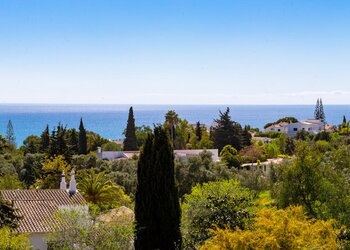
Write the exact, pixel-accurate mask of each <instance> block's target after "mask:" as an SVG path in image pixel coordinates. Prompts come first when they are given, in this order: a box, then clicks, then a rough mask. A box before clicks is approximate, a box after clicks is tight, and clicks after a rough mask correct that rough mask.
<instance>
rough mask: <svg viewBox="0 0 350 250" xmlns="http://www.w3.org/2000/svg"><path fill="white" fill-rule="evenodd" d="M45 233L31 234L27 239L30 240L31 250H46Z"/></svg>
mask: <svg viewBox="0 0 350 250" xmlns="http://www.w3.org/2000/svg"><path fill="white" fill-rule="evenodd" d="M46 237H47V233H31V234H30V235H29V236H28V238H29V240H30V244H31V245H32V247H33V248H32V250H46V249H47V243H46Z"/></svg>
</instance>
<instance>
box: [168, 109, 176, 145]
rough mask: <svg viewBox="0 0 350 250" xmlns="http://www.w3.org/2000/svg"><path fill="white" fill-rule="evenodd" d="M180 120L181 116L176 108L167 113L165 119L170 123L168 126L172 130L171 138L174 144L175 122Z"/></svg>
mask: <svg viewBox="0 0 350 250" xmlns="http://www.w3.org/2000/svg"><path fill="white" fill-rule="evenodd" d="M178 120H179V116H178V114H177V113H176V112H175V110H169V111H168V112H167V113H166V114H165V121H166V123H167V124H168V128H169V131H170V139H171V142H172V144H173V145H174V139H175V134H174V132H175V131H174V126H175V124H177V122H178Z"/></svg>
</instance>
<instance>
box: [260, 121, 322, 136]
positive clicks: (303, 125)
mask: <svg viewBox="0 0 350 250" xmlns="http://www.w3.org/2000/svg"><path fill="white" fill-rule="evenodd" d="M325 128H326V123H325V122H324V121H322V120H317V119H307V120H302V121H299V122H294V123H288V122H281V123H278V124H274V125H271V126H269V127H267V128H266V129H265V132H281V133H285V134H287V135H290V136H295V135H296V134H297V133H298V132H299V131H301V130H305V131H307V132H308V133H310V134H317V133H319V132H321V131H323V130H324V129H325Z"/></svg>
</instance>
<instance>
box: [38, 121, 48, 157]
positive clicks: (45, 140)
mask: <svg viewBox="0 0 350 250" xmlns="http://www.w3.org/2000/svg"><path fill="white" fill-rule="evenodd" d="M40 139H41V147H40V151H41V152H48V150H49V146H50V130H49V125H47V126H46V128H45V130H44V131H43V132H42V133H41V136H40Z"/></svg>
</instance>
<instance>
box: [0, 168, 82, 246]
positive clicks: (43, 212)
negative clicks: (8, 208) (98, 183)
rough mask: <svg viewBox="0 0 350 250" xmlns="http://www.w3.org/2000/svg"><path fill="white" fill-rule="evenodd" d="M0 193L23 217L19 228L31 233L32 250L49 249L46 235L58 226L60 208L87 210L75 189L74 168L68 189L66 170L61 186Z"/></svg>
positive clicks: (29, 236) (29, 234)
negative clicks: (57, 212)
mask: <svg viewBox="0 0 350 250" xmlns="http://www.w3.org/2000/svg"><path fill="white" fill-rule="evenodd" d="M0 195H1V196H2V198H3V199H4V200H6V201H8V202H10V203H12V204H13V206H14V208H15V209H16V210H17V214H18V215H19V216H21V217H22V219H21V220H20V221H19V227H18V228H17V229H16V230H17V231H18V232H19V233H26V234H28V238H29V240H30V244H31V245H32V249H33V250H46V249H47V248H48V246H47V236H48V235H49V233H51V232H53V230H55V228H57V225H58V222H57V220H56V219H55V212H56V211H57V210H59V209H67V208H76V209H81V210H84V211H85V210H86V211H87V210H88V206H87V203H86V201H85V199H84V198H83V196H82V195H81V194H80V193H79V192H78V191H77V190H76V182H75V177H74V171H72V175H71V180H70V185H69V188H68V189H66V181H65V176H64V173H63V174H62V181H61V184H60V189H37V190H2V191H0Z"/></svg>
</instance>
